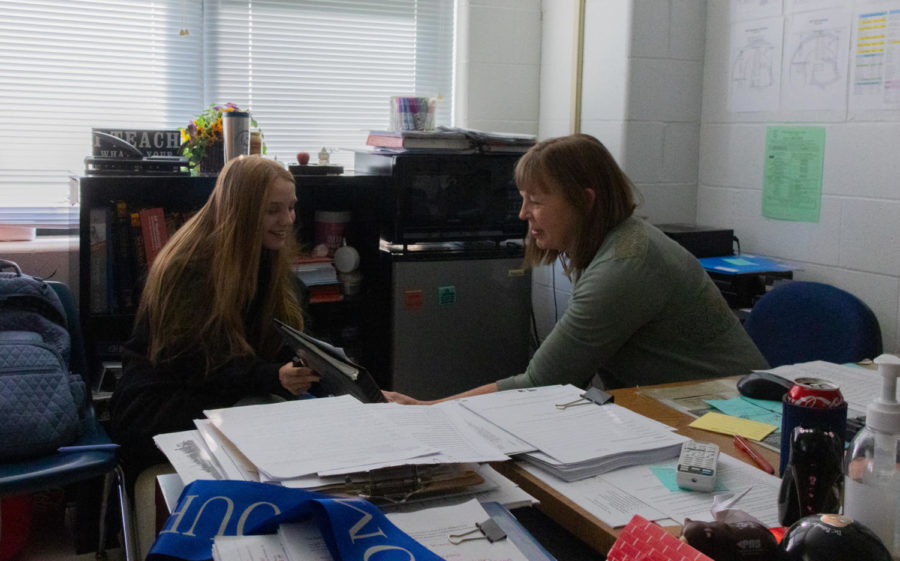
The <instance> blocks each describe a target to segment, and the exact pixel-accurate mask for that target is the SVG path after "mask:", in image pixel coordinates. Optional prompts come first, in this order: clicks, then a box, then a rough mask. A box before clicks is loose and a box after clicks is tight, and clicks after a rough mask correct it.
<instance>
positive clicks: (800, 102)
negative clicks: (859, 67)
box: [781, 10, 850, 111]
mask: <svg viewBox="0 0 900 561" xmlns="http://www.w3.org/2000/svg"><path fill="white" fill-rule="evenodd" d="M849 49H850V12H849V11H848V10H816V11H813V12H802V13H799V14H795V15H794V16H792V17H791V18H790V19H788V21H787V28H786V30H785V46H784V60H783V61H782V63H783V77H782V82H781V86H782V98H781V99H782V102H783V103H784V108H785V109H789V110H795V111H805V110H816V109H824V110H832V111H846V109H847V76H848V73H849V71H850V69H849V66H848V62H847V61H848V58H849V54H848V53H849Z"/></svg>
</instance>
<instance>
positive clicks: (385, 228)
mask: <svg viewBox="0 0 900 561" xmlns="http://www.w3.org/2000/svg"><path fill="white" fill-rule="evenodd" d="M519 156H521V154H489V155H488V154H460V153H435V152H428V153H423V152H415V153H403V154H381V153H372V152H357V153H356V158H355V166H356V173H357V174H367V175H387V176H390V180H389V186H388V197H387V201H386V202H385V211H384V221H383V225H382V228H381V238H382V239H383V240H385V241H386V242H388V243H390V244H397V245H407V244H415V243H428V242H451V241H460V242H465V241H478V240H495V241H498V242H499V241H503V240H508V239H522V238H524V237H525V229H526V223H525V222H524V221H522V220H520V219H519V209H520V208H521V205H522V198H521V196H520V195H519V190H518V188H517V187H516V184H515V181H514V180H513V169H514V167H515V165H516V161H517V160H518V158H519Z"/></svg>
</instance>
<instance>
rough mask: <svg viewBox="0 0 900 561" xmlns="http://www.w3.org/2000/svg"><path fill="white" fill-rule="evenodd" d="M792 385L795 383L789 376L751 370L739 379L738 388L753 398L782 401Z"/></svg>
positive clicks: (741, 392) (742, 393)
mask: <svg viewBox="0 0 900 561" xmlns="http://www.w3.org/2000/svg"><path fill="white" fill-rule="evenodd" d="M792 385H794V383H793V382H791V381H790V380H788V379H787V378H783V377H781V376H779V375H777V374H772V373H771V372H751V373H750V374H747V375H746V376H744V377H743V378H741V379H740V380H738V383H737V390H738V392H740V394H741V395H743V396H747V397H751V398H753V399H767V400H769V401H781V399H782V398H783V397H784V394H786V393H787V392H788V390H790V389H791V386H792Z"/></svg>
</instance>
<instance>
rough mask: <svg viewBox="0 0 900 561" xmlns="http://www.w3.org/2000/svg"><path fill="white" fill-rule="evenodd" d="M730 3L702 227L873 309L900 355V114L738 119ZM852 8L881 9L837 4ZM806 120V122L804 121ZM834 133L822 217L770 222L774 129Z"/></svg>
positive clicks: (713, 20) (723, 5)
mask: <svg viewBox="0 0 900 561" xmlns="http://www.w3.org/2000/svg"><path fill="white" fill-rule="evenodd" d="M730 4H731V3H730V2H719V1H713V2H709V3H708V13H707V23H706V30H707V32H706V37H707V39H706V60H705V69H704V83H703V113H702V119H701V123H702V124H701V135H700V138H701V144H700V159H699V189H698V195H697V201H698V202H697V221H698V222H699V223H702V224H711V225H720V226H728V227H733V228H734V230H735V234H736V235H737V236H738V237H739V238H740V240H741V246H742V249H743V251H745V252H748V253H760V254H764V255H770V256H774V257H777V258H782V259H785V260H789V261H791V262H792V263H795V264H797V265H798V266H799V267H801V269H800V270H799V271H797V272H796V273H795V278H797V279H800V280H812V281H819V282H825V283H829V284H832V285H835V286H838V287H840V288H842V289H844V290H847V291H849V292H851V293H853V294H855V295H857V296H858V297H859V298H861V299H862V300H863V301H864V302H866V304H868V305H869V306H870V307H871V308H872V309H873V310H874V311H875V314H876V316H878V320H879V322H880V323H881V328H882V335H883V339H884V347H885V351H888V352H897V351H898V350H900V335H898V323H900V243H898V242H900V179H898V178H900V158H898V155H900V151H898V149H900V148H898V147H900V112H893V113H885V114H881V115H879V116H877V117H875V118H871V119H868V120H865V119H857V120H853V121H850V120H847V118H846V116H845V115H843V114H839V115H837V116H835V115H834V113H833V112H832V113H819V114H815V113H814V114H806V115H802V116H797V115H791V114H788V113H785V112H775V113H730V112H729V111H728V104H727V94H728V53H729V45H730V39H731V38H730V25H729V18H730V12H729V7H730ZM834 4H837V5H839V6H841V7H844V8H846V9H848V10H853V9H855V8H856V7H857V6H863V5H868V6H869V7H871V6H872V4H871V3H868V2H862V1H853V0H839V1H837V2H834ZM799 119H802V123H801V122H799ZM790 124H804V125H817V126H824V127H825V129H826V141H825V165H824V177H823V184H822V205H821V218H820V220H819V222H817V223H809V222H790V221H782V220H771V219H766V218H763V216H762V214H761V208H762V183H763V151H764V147H765V134H766V127H767V126H768V125H790Z"/></svg>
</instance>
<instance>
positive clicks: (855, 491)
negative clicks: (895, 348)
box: [844, 354, 900, 560]
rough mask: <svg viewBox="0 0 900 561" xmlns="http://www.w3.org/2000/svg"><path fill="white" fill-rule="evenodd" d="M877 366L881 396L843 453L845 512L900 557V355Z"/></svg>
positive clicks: (880, 359)
mask: <svg viewBox="0 0 900 561" xmlns="http://www.w3.org/2000/svg"><path fill="white" fill-rule="evenodd" d="M875 364H877V365H878V373H879V375H880V376H881V397H879V398H878V399H876V400H875V401H874V402H872V403H870V404H869V406H868V407H867V408H866V426H865V427H864V428H863V429H862V430H861V431H859V432H858V433H857V434H856V436H855V437H854V438H853V441H852V442H851V443H850V447H849V448H847V452H846V454H845V455H844V516H846V517H848V518H852V519H854V520H858V521H859V522H862V523H863V524H865V525H866V526H868V527H869V528H870V529H871V530H872V531H874V532H875V533H876V534H877V535H878V537H879V538H881V541H882V542H884V545H885V546H886V547H887V548H888V550H890V552H891V555H893V557H894V559H895V560H896V559H900V456H898V442H900V403H898V402H897V379H898V377H900V358H898V357H896V356H893V355H887V354H885V355H881V356H879V357H878V358H876V359H875Z"/></svg>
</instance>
